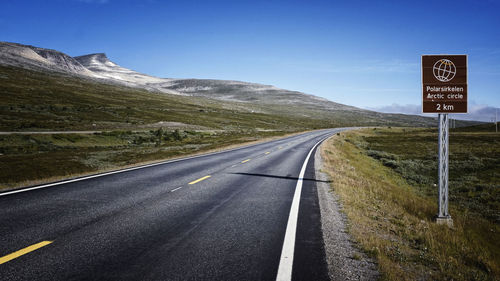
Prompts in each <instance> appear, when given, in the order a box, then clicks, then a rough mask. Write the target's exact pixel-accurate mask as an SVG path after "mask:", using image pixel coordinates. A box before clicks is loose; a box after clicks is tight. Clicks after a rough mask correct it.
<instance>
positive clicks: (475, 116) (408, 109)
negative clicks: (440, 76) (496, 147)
mask: <svg viewBox="0 0 500 281" xmlns="http://www.w3.org/2000/svg"><path fill="white" fill-rule="evenodd" d="M367 109H370V110H374V111H378V112H384V113H402V114H409V115H422V116H429V117H431V116H435V114H427V113H426V114H423V113H422V105H420V104H418V105H417V104H405V105H401V104H396V103H394V104H392V105H385V106H378V107H368V108H367ZM496 110H498V114H499V115H498V118H499V119H500V109H499V108H495V107H492V106H489V105H484V104H476V103H475V102H469V113H467V114H450V117H451V118H454V119H460V120H474V121H483V122H492V121H494V120H495V111H496Z"/></svg>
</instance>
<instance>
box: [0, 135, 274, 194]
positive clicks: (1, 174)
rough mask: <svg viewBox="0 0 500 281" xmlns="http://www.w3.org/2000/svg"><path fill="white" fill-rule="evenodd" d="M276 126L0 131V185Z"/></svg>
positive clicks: (136, 159)
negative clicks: (31, 132)
mask: <svg viewBox="0 0 500 281" xmlns="http://www.w3.org/2000/svg"><path fill="white" fill-rule="evenodd" d="M281 135H283V132H281V131H280V132H277V131H263V132H262V131H229V132H227V131H221V132H213V131H189V130H186V131H185V130H170V131H169V130H164V129H163V128H161V129H157V130H145V131H119V130H117V131H111V132H103V133H94V134H47V135H41V134H38V135H36V134H34V135H20V134H14V135H0V160H1V161H0V189H2V188H12V187H16V186H22V185H26V184H29V183H34V182H37V181H40V180H43V179H54V178H64V177H70V176H73V175H78V174H82V173H92V172H98V171H104V170H110V169H118V168H120V167H124V166H129V165H134V164H137V163H143V162H148V161H156V160H162V159H168V158H172V157H178V156H183V155H187V154H193V153H200V152H205V151H209V150H214V149H217V148H221V147H227V146H230V145H235V144H241V143H246V142H252V141H256V140H261V139H265V138H270V137H275V136H281Z"/></svg>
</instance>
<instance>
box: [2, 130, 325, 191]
mask: <svg viewBox="0 0 500 281" xmlns="http://www.w3.org/2000/svg"><path fill="white" fill-rule="evenodd" d="M320 131H321V130H320ZM312 132H314V131H312ZM308 133H311V132H306V133H303V134H300V135H295V136H290V137H285V138H282V139H277V140H273V141H270V142H274V141H282V140H286V139H287V138H293V137H297V136H301V135H305V134H308ZM264 143H265V142H264ZM264 143H256V144H251V145H247V146H242V147H238V148H233V149H229V150H223V151H217V152H212V153H207V154H202V155H196V156H190V157H185V158H180V159H175V160H169V161H164V162H158V163H153V164H147V165H142V166H137V167H132V168H127V169H122V170H116V171H111V172H106V173H102V174H95V175H90V176H83V177H79V178H75V179H69V180H63V181H58V182H53V183H49V184H44V185H38V186H33V187H27V188H20V189H16V190H12V191H7V192H2V193H0V197H2V196H6V195H11V194H15V193H20V192H26V191H31V190H36V189H41V188H46V187H50V186H56V185H62V184H67V183H72V182H77V181H82V180H88V179H93V178H98V177H104V176H108V175H113V174H118V173H124V172H128V171H133V170H138V169H144V168H148V167H153V166H158V165H164V164H169V163H174V162H179V161H184V160H189V159H194V158H199V157H205V156H211V155H215V154H220V153H226V152H231V151H235V150H239V149H245V148H249V147H253V146H257V145H261V144H264Z"/></svg>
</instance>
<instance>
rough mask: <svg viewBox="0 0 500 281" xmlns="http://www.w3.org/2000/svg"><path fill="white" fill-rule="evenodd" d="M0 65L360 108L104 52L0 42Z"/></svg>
mask: <svg viewBox="0 0 500 281" xmlns="http://www.w3.org/2000/svg"><path fill="white" fill-rule="evenodd" d="M0 50H1V53H0V64H3V65H12V66H17V67H22V68H28V69H34V70H49V71H57V72H63V73H66V74H70V75H78V76H83V77H86V78H90V79H98V80H101V82H110V83H118V84H123V85H126V86H129V87H138V88H144V89H147V90H150V91H158V92H162V93H168V94H176V95H185V96H204V97H207V98H211V99H219V100H225V101H238V102H259V103H265V104H293V103H300V104H304V105H309V106H320V107H322V108H324V109H346V110H361V109H358V108H355V107H351V106H346V105H342V104H339V103H335V102H332V101H329V100H327V99H324V98H320V97H316V96H313V95H308V94H304V93H301V92H297V91H289V90H284V89H280V88H277V87H274V86H270V85H262V84H256V83H248V82H241V81H228V80H210V79H170V78H158V77H154V76H150V75H147V74H143V73H139V72H136V71H133V70H130V69H128V68H124V67H121V66H119V65H118V64H116V63H114V62H112V61H111V60H109V59H108V57H107V56H106V54H104V53H96V54H89V55H83V56H77V57H71V56H69V55H66V54H64V53H62V52H59V51H56V50H50V49H43V48H39V47H34V46H29V45H22V44H18V43H10V42H0Z"/></svg>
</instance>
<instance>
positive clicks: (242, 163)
mask: <svg viewBox="0 0 500 281" xmlns="http://www.w3.org/2000/svg"><path fill="white" fill-rule="evenodd" d="M341 130H345V129H332V130H324V131H315V132H310V133H305V134H302V135H297V136H292V137H288V138H285V139H280V140H274V141H270V142H266V143H261V144H257V145H252V146H248V147H243V148H239V149H234V150H229V151H225V152H220V153H215V154H210V155H205V156H200V157H194V158H186V159H182V160H178V161H171V162H166V163H163V164H160V165H154V166H149V167H145V168H140V169H133V170H128V171H123V172H119V173H112V174H107V175H103V176H98V177H92V178H87V179H82V180H78V181H72V182H68V183H63V184H56V185H52V186H48V187H44V188H39V189H33V190H29V191H25V192H18V193H9V194H6V193H5V192H4V193H0V210H1V213H0V280H276V278H277V274H278V269H279V270H280V272H281V273H284V275H282V276H285V277H284V279H289V276H292V280H328V275H327V265H326V262H325V251H324V248H323V240H322V234H321V218H320V211H319V205H318V197H317V191H316V180H315V179H314V161H313V160H314V159H313V157H314V151H313V147H314V146H315V145H316V144H317V143H318V142H320V141H321V140H322V139H324V138H325V137H327V136H329V135H331V134H334V133H336V132H338V131H341ZM311 152H312V155H311V158H310V159H309V161H307V164H306V166H305V167H306V168H305V171H304V173H305V174H304V175H303V177H301V178H303V180H299V174H300V172H301V169H302V166H303V165H304V161H305V159H306V157H307V156H308V155H309V154H310V153H311ZM299 182H300V183H301V187H302V189H301V191H300V192H299V194H298V195H300V198H299V201H297V203H298V206H299V208H298V215H297V217H296V218H293V215H292V214H291V213H292V212H291V210H292V209H293V208H291V206H292V201H293V200H294V196H295V197H296V196H297V195H294V194H295V190H296V188H298V187H299V184H298V183H299ZM295 200H297V199H295ZM294 220H295V222H294ZM294 223H295V224H296V230H295V228H294V227H293V225H294ZM289 225H291V226H289ZM287 227H288V228H293V229H289V230H288V232H290V233H292V234H293V236H294V237H293V238H294V239H293V240H292V242H291V243H290V239H289V238H290V237H288V238H287V239H288V242H284V241H285V240H287V239H285V233H287ZM287 235H288V234H287ZM44 241H47V242H44ZM284 249H288V251H289V250H290V249H291V250H292V255H293V257H288V256H286V257H282V252H283V251H284ZM283 260H284V261H283ZM287 262H288V263H289V267H287V266H286V263H287ZM287 272H289V275H287ZM287 276H288V277H287Z"/></svg>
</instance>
